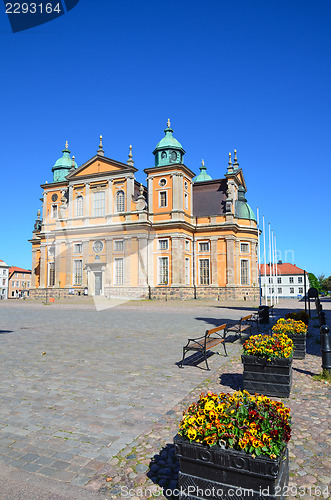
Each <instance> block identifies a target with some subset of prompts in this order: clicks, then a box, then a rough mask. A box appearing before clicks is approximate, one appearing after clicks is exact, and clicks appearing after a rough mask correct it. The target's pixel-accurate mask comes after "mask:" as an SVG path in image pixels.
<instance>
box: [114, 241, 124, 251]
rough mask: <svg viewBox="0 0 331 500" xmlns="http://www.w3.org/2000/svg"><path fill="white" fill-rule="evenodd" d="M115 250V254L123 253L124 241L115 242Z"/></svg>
mask: <svg viewBox="0 0 331 500" xmlns="http://www.w3.org/2000/svg"><path fill="white" fill-rule="evenodd" d="M114 250H115V252H123V250H124V241H123V240H115V241H114Z"/></svg>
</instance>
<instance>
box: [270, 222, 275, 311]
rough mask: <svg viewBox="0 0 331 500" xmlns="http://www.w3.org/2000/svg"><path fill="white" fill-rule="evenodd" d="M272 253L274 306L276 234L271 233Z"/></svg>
mask: <svg viewBox="0 0 331 500" xmlns="http://www.w3.org/2000/svg"><path fill="white" fill-rule="evenodd" d="M271 251H272V289H271V291H272V290H273V292H272V295H273V300H274V305H275V304H276V287H275V284H276V283H275V281H276V280H275V246H274V232H273V230H272V231H271Z"/></svg>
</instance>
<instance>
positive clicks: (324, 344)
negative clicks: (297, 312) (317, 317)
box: [320, 325, 331, 375]
mask: <svg viewBox="0 0 331 500" xmlns="http://www.w3.org/2000/svg"><path fill="white" fill-rule="evenodd" d="M329 331H330V328H329V327H328V326H326V325H323V326H321V328H320V332H321V352H322V369H323V370H327V371H328V372H329V374H330V375H331V339H330V335H329Z"/></svg>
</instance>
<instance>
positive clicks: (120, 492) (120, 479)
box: [85, 301, 331, 500]
mask: <svg viewBox="0 0 331 500" xmlns="http://www.w3.org/2000/svg"><path fill="white" fill-rule="evenodd" d="M323 308H324V310H325V311H326V317H327V323H328V324H331V303H330V301H329V302H327V301H324V302H323ZM314 317H315V319H313V318H314ZM317 326H318V320H317V319H316V311H315V309H312V320H311V321H310V327H309V337H308V339H307V355H306V358H305V359H304V360H294V361H293V370H294V373H293V386H292V391H291V396H290V398H289V399H288V400H283V401H284V403H285V404H286V405H287V406H288V407H289V408H290V409H291V414H292V423H293V429H292V438H291V441H290V443H289V454H290V484H289V486H290V490H289V493H288V496H289V498H301V499H312V498H316V499H317V498H325V499H327V498H328V499H330V498H331V460H330V455H331V453H330V451H331V429H330V421H331V405H330V384H329V383H326V382H320V381H315V380H314V379H313V375H316V374H319V373H321V355H320V344H319V328H318V327H317ZM241 350H242V349H241V346H240V345H239V344H237V345H236V352H235V354H234V355H232V357H231V358H230V357H229V358H220V367H219V368H218V369H217V370H216V371H215V370H212V371H211V372H210V373H209V377H208V378H206V380H205V381H204V382H203V383H202V384H200V385H199V386H198V387H196V388H195V389H194V390H193V391H192V392H191V393H190V394H188V395H187V397H185V398H184V399H183V400H182V401H181V402H180V403H179V404H177V405H176V406H174V407H173V408H172V410H170V411H168V412H167V413H166V414H165V415H164V416H163V418H161V419H159V420H158V421H157V422H156V423H155V425H154V426H153V427H152V429H151V430H150V431H149V432H147V433H146V434H144V435H141V436H139V437H138V438H137V439H136V440H135V441H133V442H132V443H131V444H130V445H129V446H127V447H126V448H124V449H123V450H122V451H121V452H120V453H119V454H118V455H117V456H116V457H114V458H113V459H112V460H111V462H110V465H109V467H108V468H107V469H105V470H103V471H102V473H99V474H98V475H96V476H95V477H94V478H93V479H92V480H91V481H90V482H89V483H88V484H87V485H86V486H85V488H86V489H88V490H91V491H95V492H99V493H100V494H102V495H105V497H106V498H109V497H110V498H123V496H124V497H125V496H130V497H131V499H132V500H137V499H138V498H142V497H149V496H151V494H154V495H157V496H158V498H165V497H164V495H162V488H163V492H165V491H166V494H167V496H169V493H171V490H173V489H175V488H176V487H177V477H178V463H177V462H176V458H175V456H174V447H173V445H172V442H173V437H174V436H175V435H176V433H177V430H178V425H179V422H180V420H181V417H182V413H183V410H184V409H186V408H187V407H188V405H189V404H190V403H191V402H192V401H195V400H196V399H197V398H198V396H199V394H200V393H201V392H206V391H213V392H223V391H224V392H233V391H234V390H238V389H239V388H240V386H241V381H242V364H241V360H240V355H241ZM185 369H188V370H192V369H194V368H193V367H192V368H191V367H187V368H185Z"/></svg>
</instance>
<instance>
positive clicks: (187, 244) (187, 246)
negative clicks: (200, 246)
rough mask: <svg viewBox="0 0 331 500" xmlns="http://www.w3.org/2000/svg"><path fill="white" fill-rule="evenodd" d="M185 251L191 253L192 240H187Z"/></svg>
mask: <svg viewBox="0 0 331 500" xmlns="http://www.w3.org/2000/svg"><path fill="white" fill-rule="evenodd" d="M185 250H186V251H187V252H189V251H190V240H185Z"/></svg>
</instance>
